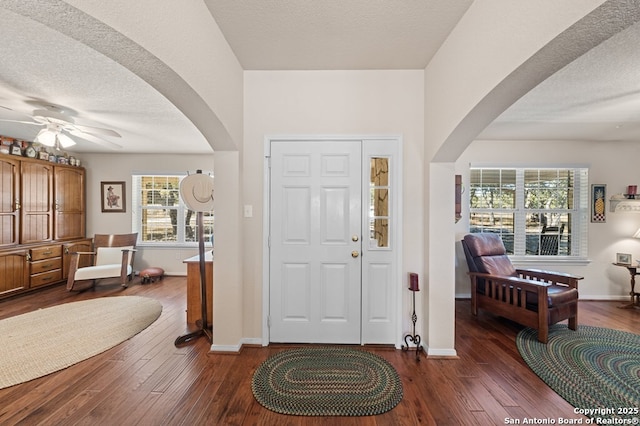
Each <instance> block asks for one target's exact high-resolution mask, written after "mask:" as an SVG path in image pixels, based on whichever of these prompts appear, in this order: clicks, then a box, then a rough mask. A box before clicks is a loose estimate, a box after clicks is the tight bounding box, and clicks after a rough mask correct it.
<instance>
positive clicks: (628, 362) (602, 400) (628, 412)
mask: <svg viewBox="0 0 640 426" xmlns="http://www.w3.org/2000/svg"><path fill="white" fill-rule="evenodd" d="M516 345H517V347H518V350H519V351H520V355H521V356H522V358H523V359H524V360H525V361H526V363H527V364H528V365H529V367H530V368H531V369H532V370H533V371H534V372H535V373H536V374H537V375H538V376H539V377H540V378H541V379H542V380H544V382H545V383H546V384H547V385H549V387H551V388H552V389H553V390H554V391H555V392H556V393H557V394H558V395H560V396H561V397H562V398H564V399H565V400H566V401H567V402H569V403H570V404H571V405H573V406H574V407H576V408H578V409H580V410H585V411H581V412H583V413H584V414H585V415H587V416H588V417H591V418H594V419H596V422H597V423H599V424H600V422H599V421H598V419H600V421H601V422H604V423H605V424H609V423H607V421H614V420H613V419H626V420H627V421H632V422H634V421H635V422H636V423H630V424H637V421H638V419H640V413H639V412H638V410H640V335H637V334H633V333H627V332H624V331H619V330H611V329H608V328H600V327H590V326H586V325H580V326H578V330H576V331H573V330H570V329H569V328H568V327H567V326H566V325H564V324H556V325H554V326H552V327H550V328H549V342H548V343H547V344H546V345H545V344H544V343H540V342H538V340H537V331H536V330H533V329H530V328H525V329H523V330H521V331H520V332H519V333H518V336H517V337H516ZM590 410H592V411H590ZM610 424H623V423H610Z"/></svg>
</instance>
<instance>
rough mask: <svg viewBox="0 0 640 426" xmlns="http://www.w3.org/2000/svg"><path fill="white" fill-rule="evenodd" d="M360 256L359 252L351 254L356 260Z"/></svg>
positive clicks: (355, 251)
mask: <svg viewBox="0 0 640 426" xmlns="http://www.w3.org/2000/svg"><path fill="white" fill-rule="evenodd" d="M358 256H360V253H359V252H358V250H354V251H352V252H351V257H353V258H356V257H358Z"/></svg>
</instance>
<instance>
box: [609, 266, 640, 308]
mask: <svg viewBox="0 0 640 426" xmlns="http://www.w3.org/2000/svg"><path fill="white" fill-rule="evenodd" d="M614 265H616V266H622V267H623V268H627V270H628V271H629V275H631V292H630V293H629V295H630V296H631V302H629V303H627V304H625V305H622V306H618V307H619V308H621V309H630V308H640V293H636V290H635V288H636V275H640V272H638V269H640V267H638V266H633V265H625V264H622V263H614Z"/></svg>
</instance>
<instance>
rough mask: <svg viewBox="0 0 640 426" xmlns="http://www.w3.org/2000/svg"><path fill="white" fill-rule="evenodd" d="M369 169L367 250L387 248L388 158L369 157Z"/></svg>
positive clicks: (388, 219) (388, 218) (389, 189)
mask: <svg viewBox="0 0 640 426" xmlns="http://www.w3.org/2000/svg"><path fill="white" fill-rule="evenodd" d="M369 167H370V169H371V173H370V175H369V176H370V177H369V248H370V249H372V248H388V247H389V221H390V220H391V218H390V217H389V205H390V204H389V195H390V191H391V187H390V186H389V158H388V157H371V158H370V161H369Z"/></svg>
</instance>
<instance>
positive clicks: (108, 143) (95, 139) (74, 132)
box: [69, 129, 122, 149]
mask: <svg viewBox="0 0 640 426" xmlns="http://www.w3.org/2000/svg"><path fill="white" fill-rule="evenodd" d="M69 133H70V134H72V135H73V136H77V137H79V138H82V139H85V140H87V141H89V142H93V143H95V144H98V145H102V146H106V147H107V148H111V149H122V145H118V144H117V143H113V142H111V141H108V140H106V139H102V138H100V137H98V136H95V135H92V134H91V133H86V132H82V131H80V130H78V129H76V130H70V131H69Z"/></svg>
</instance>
